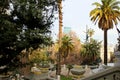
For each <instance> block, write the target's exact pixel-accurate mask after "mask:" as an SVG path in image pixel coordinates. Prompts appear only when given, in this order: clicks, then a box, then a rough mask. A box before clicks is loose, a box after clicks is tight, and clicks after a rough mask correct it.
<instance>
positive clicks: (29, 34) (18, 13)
mask: <svg viewBox="0 0 120 80" xmlns="http://www.w3.org/2000/svg"><path fill="white" fill-rule="evenodd" d="M55 6H56V0H11V1H10V0H2V1H0V38H1V39H0V67H2V68H1V69H0V72H1V73H2V72H7V71H9V70H12V69H15V68H16V67H18V66H19V64H21V63H20V62H19V56H18V55H20V53H21V51H23V50H24V49H26V50H28V49H29V48H30V47H32V48H33V49H36V48H38V47H41V46H43V45H50V44H51V43H52V41H51V36H50V33H51V31H50V28H51V25H52V23H53V21H54V12H55Z"/></svg>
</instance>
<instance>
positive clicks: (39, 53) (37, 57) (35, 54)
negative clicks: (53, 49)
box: [30, 49, 48, 63]
mask: <svg viewBox="0 0 120 80" xmlns="http://www.w3.org/2000/svg"><path fill="white" fill-rule="evenodd" d="M46 53H47V52H46V50H44V49H37V50H34V51H32V54H31V55H30V61H31V62H33V63H40V62H41V61H47V60H48V56H47V54H46Z"/></svg>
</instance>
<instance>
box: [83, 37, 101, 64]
mask: <svg viewBox="0 0 120 80" xmlns="http://www.w3.org/2000/svg"><path fill="white" fill-rule="evenodd" d="M100 47H101V42H98V41H96V40H94V39H92V40H91V42H87V43H85V44H84V45H83V47H82V51H81V56H82V57H83V58H84V61H85V63H87V64H90V63H93V62H94V61H95V60H96V58H98V57H100ZM84 61H83V62H84ZM85 63H84V64H85Z"/></svg>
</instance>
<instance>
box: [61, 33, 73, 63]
mask: <svg viewBox="0 0 120 80" xmlns="http://www.w3.org/2000/svg"><path fill="white" fill-rule="evenodd" d="M72 49H73V42H72V39H71V38H70V37H69V36H67V35H65V36H64V37H63V38H62V42H61V51H62V57H63V58H64V62H65V61H66V58H67V56H68V54H69V53H70V51H71V50H72Z"/></svg>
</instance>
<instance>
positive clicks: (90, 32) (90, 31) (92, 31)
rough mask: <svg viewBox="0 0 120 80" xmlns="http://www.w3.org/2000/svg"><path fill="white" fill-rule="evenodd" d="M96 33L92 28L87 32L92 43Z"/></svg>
mask: <svg viewBox="0 0 120 80" xmlns="http://www.w3.org/2000/svg"><path fill="white" fill-rule="evenodd" d="M94 32H95V31H94V30H93V29H91V28H90V29H88V30H87V33H88V36H89V37H90V41H91V40H92V36H93V35H94Z"/></svg>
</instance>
